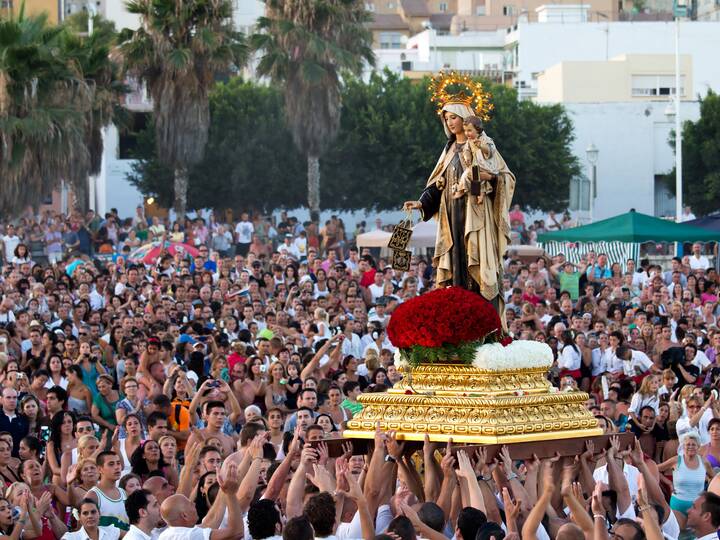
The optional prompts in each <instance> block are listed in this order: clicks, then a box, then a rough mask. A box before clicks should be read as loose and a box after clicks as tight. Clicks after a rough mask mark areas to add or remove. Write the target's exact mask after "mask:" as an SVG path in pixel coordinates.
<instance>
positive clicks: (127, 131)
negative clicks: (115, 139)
mask: <svg viewBox="0 0 720 540" xmlns="http://www.w3.org/2000/svg"><path fill="white" fill-rule="evenodd" d="M149 119H150V113H144V112H142V113H138V112H132V113H130V118H129V120H128V122H127V126H125V127H124V128H123V129H121V130H120V141H119V144H118V147H119V148H118V159H137V149H138V145H139V144H140V141H138V135H139V134H140V132H141V131H144V130H146V129H147V127H148V120H149Z"/></svg>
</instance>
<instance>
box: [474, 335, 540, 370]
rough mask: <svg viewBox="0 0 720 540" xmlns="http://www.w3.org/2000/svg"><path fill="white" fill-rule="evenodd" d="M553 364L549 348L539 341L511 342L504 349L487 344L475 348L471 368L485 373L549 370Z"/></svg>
mask: <svg viewBox="0 0 720 540" xmlns="http://www.w3.org/2000/svg"><path fill="white" fill-rule="evenodd" d="M552 362H553V354H552V350H551V349H550V347H549V346H548V345H547V344H545V343H540V342H539V341H513V342H512V343H510V344H509V345H507V346H506V347H503V346H502V345H501V344H500V343H487V344H485V345H481V346H480V347H478V348H477V351H476V352H475V359H474V360H473V367H475V368H477V369H482V370H486V371H505V370H510V369H530V368H549V367H550V366H551V365H552Z"/></svg>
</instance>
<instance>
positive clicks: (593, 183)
mask: <svg viewBox="0 0 720 540" xmlns="http://www.w3.org/2000/svg"><path fill="white" fill-rule="evenodd" d="M585 154H586V155H587V160H588V162H589V163H590V165H591V166H592V177H591V179H590V223H592V221H593V211H594V210H595V208H594V207H595V197H597V162H598V154H600V150H598V148H597V146H595V143H590V146H588V147H587V148H586V149H585Z"/></svg>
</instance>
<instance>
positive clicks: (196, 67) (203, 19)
mask: <svg viewBox="0 0 720 540" xmlns="http://www.w3.org/2000/svg"><path fill="white" fill-rule="evenodd" d="M126 5H127V9H128V11H129V12H130V13H133V14H136V15H139V16H140V19H141V26H140V28H139V29H138V30H136V31H124V35H123V37H122V38H121V44H120V53H121V55H122V57H123V61H124V66H125V70H126V72H127V73H128V74H130V75H132V76H134V77H135V78H136V79H137V80H138V81H140V82H142V83H145V84H146V86H147V89H148V91H149V93H150V97H151V98H152V100H153V112H154V122H155V133H156V141H157V142H156V144H157V154H158V157H159V159H160V161H161V162H163V163H164V164H165V165H167V166H169V167H170V168H172V169H173V171H174V191H175V204H174V206H175V212H176V214H177V217H178V219H181V218H182V217H183V216H184V215H185V209H186V206H187V189H188V180H189V171H190V168H191V167H192V166H193V165H195V164H196V163H198V162H199V161H200V160H201V159H202V157H203V155H204V153H205V145H206V143H207V137H208V128H209V125H210V105H209V101H208V93H209V91H210V89H211V87H212V86H213V84H214V82H215V78H216V77H217V76H218V75H221V74H225V73H228V72H229V71H230V70H232V69H239V68H240V67H241V66H242V65H243V64H244V62H245V60H246V58H247V48H246V47H245V44H244V40H243V36H242V34H241V33H239V32H236V31H235V30H234V27H233V22H232V15H233V8H232V2H231V0H131V1H129V2H127V4H126Z"/></svg>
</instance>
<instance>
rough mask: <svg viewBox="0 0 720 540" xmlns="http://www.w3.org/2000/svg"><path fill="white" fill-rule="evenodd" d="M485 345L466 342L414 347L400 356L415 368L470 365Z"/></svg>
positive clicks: (402, 351) (403, 351) (402, 352)
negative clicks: (423, 365) (422, 365)
mask: <svg viewBox="0 0 720 540" xmlns="http://www.w3.org/2000/svg"><path fill="white" fill-rule="evenodd" d="M483 343H484V342H483V341H465V342H463V343H458V344H457V345H453V344H451V343H447V344H445V345H443V346H442V347H423V346H422V345H413V346H412V347H410V349H403V350H401V351H400V355H401V357H403V358H404V359H405V360H407V362H408V363H409V364H410V365H411V366H413V367H417V366H419V365H421V364H450V363H452V364H456V363H462V364H465V365H470V364H472V362H473V359H474V358H475V351H476V350H477V348H478V347H479V346H481V345H482V344H483Z"/></svg>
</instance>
